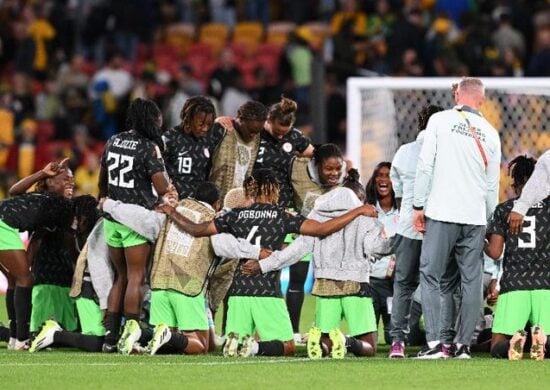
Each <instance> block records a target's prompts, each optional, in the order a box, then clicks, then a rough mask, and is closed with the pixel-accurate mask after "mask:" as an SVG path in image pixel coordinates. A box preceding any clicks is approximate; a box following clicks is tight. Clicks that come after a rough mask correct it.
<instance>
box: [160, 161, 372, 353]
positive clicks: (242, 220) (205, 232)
mask: <svg viewBox="0 0 550 390" xmlns="http://www.w3.org/2000/svg"><path fill="white" fill-rule="evenodd" d="M244 188H245V193H246V195H247V196H250V197H253V198H254V203H253V204H252V205H251V206H249V207H246V208H237V209H234V210H231V211H229V212H227V213H226V214H224V215H222V216H219V217H217V218H215V219H214V220H213V221H212V222H208V223H202V224H195V223H193V222H192V221H190V220H188V219H187V218H185V217H183V216H181V215H180V214H179V213H177V212H176V211H175V210H174V209H173V207H171V206H168V205H162V206H161V207H160V210H161V211H163V212H165V213H166V214H167V215H168V216H169V217H170V218H171V219H172V220H174V222H175V223H176V224H177V225H179V226H180V228H181V229H183V230H184V231H186V232H187V233H189V234H191V235H194V236H197V237H200V236H211V235H213V234H217V233H221V232H225V233H231V234H233V235H234V236H235V237H237V238H246V239H247V240H249V241H250V242H252V243H255V244H256V245H260V246H262V247H263V248H267V249H271V250H277V249H280V248H281V246H282V244H283V240H284V237H285V235H286V234H287V233H293V232H294V233H300V234H307V235H312V236H317V237H321V236H325V235H327V234H330V233H333V232H335V231H337V230H339V229H341V228H342V227H344V226H345V225H346V224H348V223H349V222H351V221H352V220H353V219H354V218H355V217H357V216H359V215H374V207H372V206H371V205H365V206H362V207H359V208H357V209H355V210H352V211H350V212H348V213H346V214H344V215H342V216H341V217H338V218H335V219H332V220H330V221H327V222H323V223H319V222H317V221H314V220H310V219H306V218H305V217H302V216H299V215H292V214H289V213H287V212H286V211H285V210H284V209H283V208H281V207H279V206H277V203H278V198H279V184H278V182H277V180H276V178H275V176H274V175H273V173H272V172H271V171H270V170H267V169H259V170H257V171H255V172H254V173H253V174H252V176H250V177H248V178H247V179H246V181H245V185H244ZM242 260H243V262H244V261H245V260H246V259H242ZM279 276H280V273H279V272H269V273H266V274H262V275H255V276H251V277H249V276H245V275H244V274H242V271H241V269H240V267H238V268H237V270H236V272H235V275H234V279H233V284H232V286H231V288H230V291H229V296H230V298H229V311H228V319H227V332H228V340H227V341H226V345H225V347H224V354H225V355H226V356H235V355H236V354H237V346H238V343H239V340H243V345H244V346H245V347H244V348H242V349H241V351H240V352H239V355H241V356H250V355H256V354H259V355H270V356H281V355H292V354H294V340H293V334H292V326H291V324H290V319H289V317H288V312H287V310H286V307H285V303H284V301H283V299H282V298H281V291H280V283H279ZM254 331H257V332H258V334H259V336H260V339H261V340H262V342H260V343H259V344H257V346H258V350H251V349H250V346H251V343H250V342H251V341H252V339H251V338H250V337H251V336H252V335H253V332H254ZM239 335H240V337H239Z"/></svg>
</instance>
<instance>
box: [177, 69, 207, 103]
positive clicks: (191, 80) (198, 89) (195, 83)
mask: <svg viewBox="0 0 550 390" xmlns="http://www.w3.org/2000/svg"><path fill="white" fill-rule="evenodd" d="M176 80H177V82H178V85H179V87H180V88H181V90H182V91H184V92H185V93H186V94H188V95H189V96H196V95H202V94H203V92H204V88H203V86H202V84H201V82H200V81H199V80H197V79H196V78H195V76H193V69H191V67H190V66H189V65H185V64H184V65H182V66H181V67H180V69H179V72H178V73H177V75H176Z"/></svg>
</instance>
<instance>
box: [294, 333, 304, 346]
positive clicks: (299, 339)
mask: <svg viewBox="0 0 550 390" xmlns="http://www.w3.org/2000/svg"><path fill="white" fill-rule="evenodd" d="M294 344H296V345H305V341H304V337H303V336H302V335H301V334H300V333H294Z"/></svg>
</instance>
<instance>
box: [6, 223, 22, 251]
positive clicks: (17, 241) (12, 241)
mask: <svg viewBox="0 0 550 390" xmlns="http://www.w3.org/2000/svg"><path fill="white" fill-rule="evenodd" d="M13 250H22V251H24V250H25V245H23V241H21V237H20V236H19V230H17V229H14V228H12V227H11V226H10V225H8V224H6V223H5V222H4V221H2V220H1V219H0V251H13Z"/></svg>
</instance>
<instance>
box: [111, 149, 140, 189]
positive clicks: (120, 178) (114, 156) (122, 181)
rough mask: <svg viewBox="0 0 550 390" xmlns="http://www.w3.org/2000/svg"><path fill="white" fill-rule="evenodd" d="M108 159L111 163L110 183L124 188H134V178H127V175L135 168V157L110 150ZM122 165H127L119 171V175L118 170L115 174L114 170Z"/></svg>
mask: <svg viewBox="0 0 550 390" xmlns="http://www.w3.org/2000/svg"><path fill="white" fill-rule="evenodd" d="M107 161H108V163H109V184H111V185H114V186H117V187H123V188H134V179H131V180H127V178H126V177H125V176H126V174H127V173H128V172H130V171H131V170H132V169H133V168H134V158H133V157H130V156H127V155H125V154H118V153H113V152H109V153H108V154H107ZM121 165H125V167H124V168H121V169H120V170H119V171H118V175H117V174H116V172H115V174H114V175H113V174H112V173H113V171H115V170H116V169H117V168H119V167H120V166H121ZM113 176H114V177H113Z"/></svg>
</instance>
